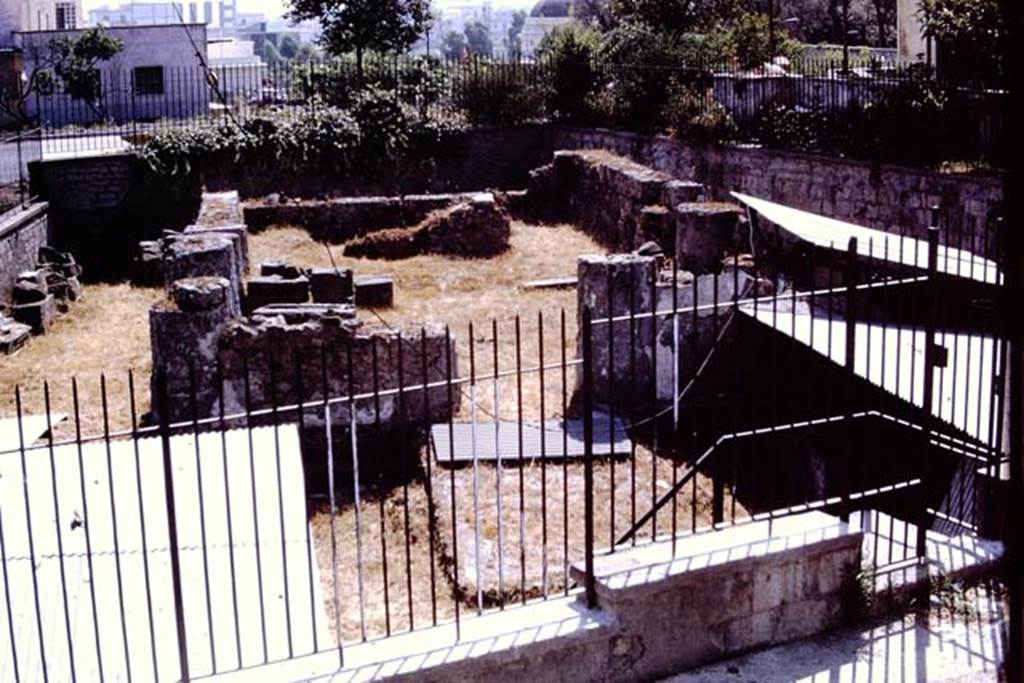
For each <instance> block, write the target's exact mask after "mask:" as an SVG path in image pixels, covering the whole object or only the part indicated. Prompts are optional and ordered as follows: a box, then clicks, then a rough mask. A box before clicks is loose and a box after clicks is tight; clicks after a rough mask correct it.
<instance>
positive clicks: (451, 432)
mask: <svg viewBox="0 0 1024 683" xmlns="http://www.w3.org/2000/svg"><path fill="white" fill-rule="evenodd" d="M472 348H473V346H472V338H471V339H470V349H472ZM444 359H445V380H446V381H445V392H446V394H447V398H448V487H449V489H450V490H449V494H450V497H451V508H452V602H453V603H454V606H455V640H457V641H458V640H461V639H462V618H461V610H460V609H459V602H460V600H461V597H462V588H461V587H460V586H459V533H458V524H457V521H456V520H457V519H458V508H457V507H456V501H455V424H454V416H455V397H454V392H453V391H452V333H451V330H450V329H449V328H448V326H447V325H445V328H444ZM460 398H461V394H460ZM474 437H475V434H474ZM473 448H474V449H475V448H476V442H475V441H474V442H473Z"/></svg>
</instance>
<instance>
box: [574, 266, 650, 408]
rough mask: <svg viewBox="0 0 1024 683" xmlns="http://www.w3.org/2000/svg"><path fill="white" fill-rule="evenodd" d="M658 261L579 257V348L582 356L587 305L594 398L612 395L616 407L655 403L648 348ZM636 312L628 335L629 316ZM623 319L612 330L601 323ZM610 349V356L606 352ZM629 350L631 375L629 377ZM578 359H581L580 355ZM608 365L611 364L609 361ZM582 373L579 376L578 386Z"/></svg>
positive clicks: (603, 398)
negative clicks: (590, 323) (590, 315)
mask: <svg viewBox="0 0 1024 683" xmlns="http://www.w3.org/2000/svg"><path fill="white" fill-rule="evenodd" d="M656 269H657V258H656V257H654V256H638V255H635V254H613V255H608V256H581V257H580V258H579V261H578V265H577V273H578V277H579V283H578V284H577V298H578V304H579V306H578V309H577V349H578V350H579V352H580V353H581V354H582V345H583V308H584V306H589V307H590V309H591V313H592V315H593V318H594V320H596V321H597V322H596V323H595V324H594V325H593V328H592V336H591V339H592V349H593V367H594V390H595V398H596V400H598V401H602V402H605V401H607V400H608V397H609V395H610V394H611V393H612V392H614V393H615V400H616V403H619V402H622V404H625V402H631V403H637V402H643V401H649V400H651V399H652V398H653V395H652V393H653V390H652V384H651V382H652V378H653V375H652V364H651V348H652V346H653V340H654V326H653V323H652V319H651V316H650V313H651V309H652V301H653V297H654V281H655V273H656ZM631 308H632V310H633V311H634V312H635V313H636V316H637V317H636V318H635V319H634V322H633V325H632V346H631V330H630V321H629V320H628V316H629V314H630V310H631ZM609 311H610V312H611V317H621V316H626V318H627V319H624V320H618V321H615V322H613V323H612V324H611V325H610V326H609V324H608V323H607V322H604V321H603V320H602V319H607V318H608V317H609ZM609 347H612V350H613V352H614V357H612V356H611V355H610V353H609ZM631 348H632V349H633V350H634V351H635V356H634V358H633V359H632V363H633V367H634V368H635V371H634V372H632V373H631V370H630V368H631V358H630V350H631ZM581 357H582V356H581ZM609 361H610V362H609ZM581 381H582V368H578V371H577V385H578V386H579V383H580V382H581Z"/></svg>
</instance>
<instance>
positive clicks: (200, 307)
mask: <svg viewBox="0 0 1024 683" xmlns="http://www.w3.org/2000/svg"><path fill="white" fill-rule="evenodd" d="M230 290H231V283H230V282H228V281H227V280H226V279H224V278H222V277H194V278H185V279H182V280H176V281H175V282H174V283H172V284H171V299H172V300H173V301H174V303H175V304H176V305H177V306H178V309H179V310H181V311H210V310H214V309H218V308H220V307H222V306H224V304H225V303H226V302H227V298H228V296H229V294H230Z"/></svg>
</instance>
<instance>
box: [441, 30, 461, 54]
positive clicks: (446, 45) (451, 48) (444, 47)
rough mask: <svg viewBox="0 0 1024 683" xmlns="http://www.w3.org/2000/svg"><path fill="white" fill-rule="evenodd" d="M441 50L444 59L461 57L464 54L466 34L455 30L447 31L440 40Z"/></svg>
mask: <svg viewBox="0 0 1024 683" xmlns="http://www.w3.org/2000/svg"><path fill="white" fill-rule="evenodd" d="M441 52H442V53H443V54H444V56H445V59H462V57H463V56H465V54H466V36H465V35H463V34H461V33H458V32H456V31H451V32H449V33H448V34H447V35H446V36H445V37H444V40H442V41H441Z"/></svg>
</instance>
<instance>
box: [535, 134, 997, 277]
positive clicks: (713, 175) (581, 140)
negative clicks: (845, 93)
mask: <svg viewBox="0 0 1024 683" xmlns="http://www.w3.org/2000/svg"><path fill="white" fill-rule="evenodd" d="M553 142H554V144H555V148H556V149H582V148H592V149H606V150H608V151H610V152H613V153H615V154H620V155H623V156H626V157H629V158H630V159H632V160H634V161H637V162H640V163H642V164H646V165H648V166H651V167H652V168H654V169H656V170H659V171H663V172H665V173H668V174H670V175H672V176H675V177H677V178H688V179H692V180H695V181H697V182H700V183H703V184H704V185H705V186H706V187H707V191H708V195H709V198H715V199H721V200H725V199H728V193H729V192H731V191H742V192H745V193H747V194H751V195H754V196H756V197H761V198H764V199H768V200H771V201H775V202H779V203H782V204H787V205H789V206H794V207H796V208H799V209H804V210H806V211H813V212H815V213H820V214H822V215H825V216H829V217H832V218H837V219H839V220H847V221H850V222H853V223H858V224H860V225H864V226H866V227H870V228H875V229H877V230H885V231H889V232H903V231H905V232H906V233H907V234H912V235H914V236H916V237H922V238H923V237H925V236H926V232H925V231H926V229H927V227H928V223H929V207H931V206H933V205H939V206H941V207H942V208H943V209H944V213H945V215H946V216H948V225H946V226H945V227H944V230H943V236H942V239H943V241H944V242H945V243H948V244H953V245H958V244H961V243H962V244H963V245H964V247H965V248H968V247H970V248H972V249H973V250H974V251H975V252H976V253H980V254H985V255H988V256H990V257H991V256H993V255H994V254H995V252H996V242H995V236H994V234H992V235H990V236H989V238H988V239H986V233H985V224H986V222H987V221H990V220H994V219H995V218H996V217H997V216H999V215H1001V213H1002V211H1003V208H1002V206H1003V183H1002V182H1001V181H1000V180H999V179H995V178H986V177H981V176H965V175H952V174H941V173H935V172H933V171H927V170H922V169H914V168H907V167H901V166H883V165H878V164H871V163H867V162H861V161H853V160H849V159H836V158H831V157H826V156H818V155H812V154H800V153H796V152H783V151H777V150H767V149H712V148H707V147H700V146H694V145H685V144H680V143H679V142H677V141H674V140H671V139H669V138H666V137H653V136H646V135H637V134H634V133H624V132H619V131H610V130H597V129H574V128H558V129H555V131H554V134H553Z"/></svg>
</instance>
